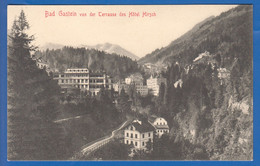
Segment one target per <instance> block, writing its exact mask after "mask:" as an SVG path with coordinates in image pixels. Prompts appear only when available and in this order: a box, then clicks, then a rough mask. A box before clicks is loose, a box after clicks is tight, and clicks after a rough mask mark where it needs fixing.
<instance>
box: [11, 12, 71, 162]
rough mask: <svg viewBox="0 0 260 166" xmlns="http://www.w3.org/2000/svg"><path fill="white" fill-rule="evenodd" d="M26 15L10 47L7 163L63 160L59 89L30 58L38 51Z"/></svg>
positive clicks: (16, 25) (16, 24) (15, 28)
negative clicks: (57, 122) (14, 161)
mask: <svg viewBox="0 0 260 166" xmlns="http://www.w3.org/2000/svg"><path fill="white" fill-rule="evenodd" d="M28 29H29V23H28V22H27V20H26V16H25V13H24V12H23V11H21V13H20V16H19V18H18V19H17V20H15V21H14V23H13V27H12V30H11V34H10V35H9V47H8V159H9V160H52V159H62V158H63V156H64V155H65V154H66V152H65V149H64V150H61V149H62V147H63V145H62V143H64V142H63V141H62V140H61V137H62V131H61V129H60V127H59V126H58V125H57V124H54V122H53V120H54V119H55V118H56V114H57V113H56V111H57V103H58V102H57V99H58V95H57V94H59V87H58V85H57V83H56V82H54V81H53V80H52V79H51V78H50V77H49V76H48V75H47V73H46V72H45V71H44V70H40V69H38V68H37V67H36V64H35V62H34V61H33V60H32V59H31V58H30V57H31V55H30V53H31V51H34V50H35V47H34V46H33V45H32V44H31V42H32V41H33V40H34V37H33V36H29V35H28V34H27V30H28Z"/></svg>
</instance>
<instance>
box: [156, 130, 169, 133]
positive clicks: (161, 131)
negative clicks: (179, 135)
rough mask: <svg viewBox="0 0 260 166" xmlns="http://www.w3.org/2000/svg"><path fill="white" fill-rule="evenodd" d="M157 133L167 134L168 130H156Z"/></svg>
mask: <svg viewBox="0 0 260 166" xmlns="http://www.w3.org/2000/svg"><path fill="white" fill-rule="evenodd" d="M157 132H159V133H168V130H157Z"/></svg>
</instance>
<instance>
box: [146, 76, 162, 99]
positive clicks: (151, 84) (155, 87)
mask: <svg viewBox="0 0 260 166" xmlns="http://www.w3.org/2000/svg"><path fill="white" fill-rule="evenodd" d="M162 83H164V84H165V85H166V78H162V77H160V78H153V77H152V76H151V77H150V78H149V79H147V87H148V89H151V93H152V94H153V95H154V96H158V95H159V90H160V85H161V84H162Z"/></svg>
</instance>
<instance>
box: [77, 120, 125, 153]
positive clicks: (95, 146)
mask: <svg viewBox="0 0 260 166" xmlns="http://www.w3.org/2000/svg"><path fill="white" fill-rule="evenodd" d="M127 122H128V121H125V122H124V123H123V124H122V125H121V126H120V127H119V128H118V129H116V130H114V131H112V134H111V136H110V137H108V138H104V139H102V140H99V141H97V142H95V143H93V144H91V145H89V146H87V147H84V148H83V149H82V150H81V153H82V154H83V155H84V154H85V153H89V152H92V151H94V150H96V149H98V148H100V147H102V146H103V145H105V144H107V143H109V142H110V141H111V140H112V139H113V138H114V136H115V133H116V132H117V131H119V130H121V129H122V128H123V127H124V126H125V125H126V124H127Z"/></svg>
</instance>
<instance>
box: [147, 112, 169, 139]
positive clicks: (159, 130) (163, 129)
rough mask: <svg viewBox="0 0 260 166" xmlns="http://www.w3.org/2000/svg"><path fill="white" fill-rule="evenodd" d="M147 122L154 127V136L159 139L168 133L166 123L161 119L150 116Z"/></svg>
mask: <svg viewBox="0 0 260 166" xmlns="http://www.w3.org/2000/svg"><path fill="white" fill-rule="evenodd" d="M149 122H150V123H151V124H152V125H153V126H154V128H155V131H156V135H158V137H159V138H160V137H161V136H162V135H163V134H167V133H169V126H168V123H167V121H166V120H165V119H164V118H162V117H157V116H151V117H150V118H149Z"/></svg>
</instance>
